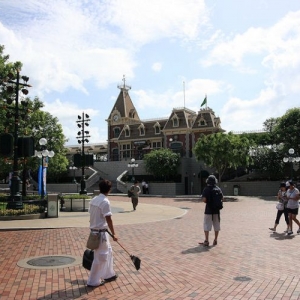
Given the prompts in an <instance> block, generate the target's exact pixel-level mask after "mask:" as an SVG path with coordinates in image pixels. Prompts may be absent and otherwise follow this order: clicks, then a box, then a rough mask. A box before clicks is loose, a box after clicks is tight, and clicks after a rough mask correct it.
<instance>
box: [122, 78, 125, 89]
mask: <svg viewBox="0 0 300 300" xmlns="http://www.w3.org/2000/svg"><path fill="white" fill-rule="evenodd" d="M122 80H123V82H124V84H123V88H124V89H125V82H126V79H125V75H123V79H122Z"/></svg>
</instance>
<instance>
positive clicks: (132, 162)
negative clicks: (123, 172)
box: [128, 158, 139, 182]
mask: <svg viewBox="0 0 300 300" xmlns="http://www.w3.org/2000/svg"><path fill="white" fill-rule="evenodd" d="M138 166H139V165H138V164H137V163H136V162H135V159H134V158H132V159H131V160H130V162H129V163H128V168H131V181H132V182H134V180H135V178H134V168H137V167H138Z"/></svg>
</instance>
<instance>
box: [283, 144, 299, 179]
mask: <svg viewBox="0 0 300 300" xmlns="http://www.w3.org/2000/svg"><path fill="white" fill-rule="evenodd" d="M288 152H289V156H288V157H286V156H285V157H284V158H283V162H285V163H291V180H293V167H294V163H299V162H300V157H299V156H297V154H296V153H295V150H294V149H293V148H290V149H289V151H288ZM295 167H297V169H298V166H297V165H295Z"/></svg>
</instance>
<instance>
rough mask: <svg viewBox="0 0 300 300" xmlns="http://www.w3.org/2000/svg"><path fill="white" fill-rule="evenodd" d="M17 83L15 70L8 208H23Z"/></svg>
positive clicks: (18, 79) (18, 78) (18, 77)
mask: <svg viewBox="0 0 300 300" xmlns="http://www.w3.org/2000/svg"><path fill="white" fill-rule="evenodd" d="M19 83H20V72H19V70H17V81H16V83H15V84H16V105H15V128H14V160H13V161H14V163H13V176H12V179H11V194H10V198H11V200H12V203H9V205H8V208H12V209H13V208H23V203H22V196H21V194H20V179H19V176H18V131H19Z"/></svg>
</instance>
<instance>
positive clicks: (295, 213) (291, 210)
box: [287, 208, 299, 215]
mask: <svg viewBox="0 0 300 300" xmlns="http://www.w3.org/2000/svg"><path fill="white" fill-rule="evenodd" d="M298 210H299V208H288V209H287V211H288V213H289V214H293V215H298Z"/></svg>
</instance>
